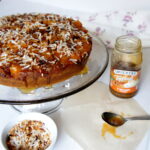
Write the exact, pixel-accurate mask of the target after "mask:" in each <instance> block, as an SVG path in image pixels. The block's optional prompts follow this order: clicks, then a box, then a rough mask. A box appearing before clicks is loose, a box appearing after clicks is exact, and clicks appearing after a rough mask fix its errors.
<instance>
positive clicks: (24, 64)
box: [0, 14, 90, 76]
mask: <svg viewBox="0 0 150 150" xmlns="http://www.w3.org/2000/svg"><path fill="white" fill-rule="evenodd" d="M89 42H90V36H89V35H88V33H87V30H86V29H85V28H84V27H83V26H82V24H81V23H80V22H79V21H75V20H73V19H71V18H66V17H61V16H59V15H55V14H22V15H20V14H18V15H12V16H6V17H2V18H1V19H0V66H2V67H4V66H5V67H8V68H10V73H11V75H12V76H13V75H14V74H16V73H17V72H18V69H19V70H33V69H36V70H39V71H40V70H45V71H48V68H49V66H51V65H53V64H57V62H58V61H59V63H60V64H62V65H64V64H66V62H67V63H69V64H77V63H78V62H80V61H81V59H82V58H83V57H85V58H86V57H88V51H83V50H85V47H87V45H88V44H89ZM89 49H90V48H89ZM16 64H17V65H16Z"/></svg>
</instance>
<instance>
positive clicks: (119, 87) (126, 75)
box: [110, 69, 140, 93]
mask: <svg viewBox="0 0 150 150" xmlns="http://www.w3.org/2000/svg"><path fill="white" fill-rule="evenodd" d="M139 77H140V71H126V70H118V69H111V72H110V87H111V88H112V89H113V90H114V91H116V92H119V93H133V92H136V91H137V88H138V83H139Z"/></svg>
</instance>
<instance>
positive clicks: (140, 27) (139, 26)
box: [138, 22, 147, 32]
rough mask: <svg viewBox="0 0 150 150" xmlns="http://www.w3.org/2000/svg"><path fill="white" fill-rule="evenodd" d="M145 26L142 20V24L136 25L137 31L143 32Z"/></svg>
mask: <svg viewBox="0 0 150 150" xmlns="http://www.w3.org/2000/svg"><path fill="white" fill-rule="evenodd" d="M146 28H147V26H146V24H145V23H144V22H143V23H142V24H139V25H138V29H139V32H144V31H145V30H146Z"/></svg>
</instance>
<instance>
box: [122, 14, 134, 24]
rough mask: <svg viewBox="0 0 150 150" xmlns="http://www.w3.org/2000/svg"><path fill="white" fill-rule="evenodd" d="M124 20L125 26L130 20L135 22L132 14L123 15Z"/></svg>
mask: <svg viewBox="0 0 150 150" xmlns="http://www.w3.org/2000/svg"><path fill="white" fill-rule="evenodd" d="M123 22H124V24H123V26H127V24H128V23H129V22H133V18H132V16H131V15H125V16H124V17H123Z"/></svg>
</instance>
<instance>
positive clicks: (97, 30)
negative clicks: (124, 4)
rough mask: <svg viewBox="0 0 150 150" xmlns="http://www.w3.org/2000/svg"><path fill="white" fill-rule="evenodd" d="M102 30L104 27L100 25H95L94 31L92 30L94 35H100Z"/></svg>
mask: <svg viewBox="0 0 150 150" xmlns="http://www.w3.org/2000/svg"><path fill="white" fill-rule="evenodd" d="M104 32H105V30H104V29H103V30H102V29H101V28H100V27H96V28H95V32H94V35H95V36H99V35H102V34H103V33H104Z"/></svg>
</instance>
